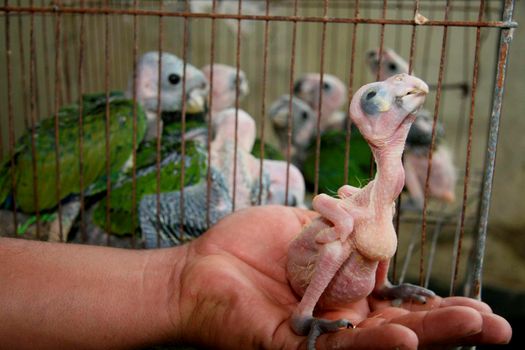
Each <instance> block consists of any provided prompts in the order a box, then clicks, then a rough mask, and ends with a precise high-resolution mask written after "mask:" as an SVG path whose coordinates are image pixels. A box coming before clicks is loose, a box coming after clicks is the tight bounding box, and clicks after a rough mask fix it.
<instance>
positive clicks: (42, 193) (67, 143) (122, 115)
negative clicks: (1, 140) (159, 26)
mask: <svg viewBox="0 0 525 350" xmlns="http://www.w3.org/2000/svg"><path fill="white" fill-rule="evenodd" d="M82 100H83V113H82V114H83V121H82V133H83V137H84V142H83V145H82V153H83V178H84V184H86V185H89V184H91V183H93V182H96V181H97V180H99V179H100V178H101V177H103V176H105V175H106V162H105V161H103V160H102V158H101V155H105V153H106V141H105V140H106V135H105V123H106V98H105V94H94V95H85V96H83V98H82ZM109 105H110V112H111V114H110V118H109V163H110V171H111V172H115V171H119V170H120V169H121V168H122V167H123V166H124V164H125V163H126V161H127V160H128V159H129V157H130V155H131V152H132V138H131V135H132V132H133V101H131V100H128V99H126V98H125V97H124V96H123V95H121V94H118V93H112V94H110V100H109ZM58 123H59V125H58V127H59V139H58V144H59V154H58V163H59V167H60V170H61V173H60V182H59V184H58V185H59V186H60V198H57V196H56V188H57V178H58V176H57V174H56V161H57V156H56V142H55V140H56V139H55V119H54V118H48V119H45V120H42V121H41V122H40V123H38V124H37V125H36V126H35V127H34V130H33V131H31V130H28V131H27V132H26V133H25V134H24V135H23V136H22V137H21V138H20V139H19V141H18V143H17V144H16V147H15V152H14V154H13V158H8V159H5V160H4V161H3V162H2V164H1V165H0V167H1V169H0V186H1V189H0V202H2V203H3V202H5V201H6V199H7V197H8V195H9V194H11V193H12V188H11V179H12V177H13V176H14V179H15V192H14V193H15V196H14V199H15V202H16V206H17V208H19V209H20V210H21V211H23V212H26V213H34V212H35V211H36V209H37V208H36V204H37V203H35V194H34V186H33V182H34V178H33V154H32V153H33V152H32V137H33V135H34V144H35V155H36V171H35V173H36V177H37V179H36V180H37V181H36V190H37V195H38V208H39V209H40V210H42V211H46V210H52V209H54V208H55V207H56V206H57V205H58V202H59V201H61V200H62V199H64V198H66V197H68V196H69V195H71V194H76V193H79V192H80V191H82V190H84V189H85V188H80V184H79V178H80V168H79V161H78V159H79V154H80V145H79V142H78V136H79V106H78V105H69V106H65V107H63V108H61V109H60V110H59V112H58ZM145 133H146V116H145V113H144V110H143V109H142V108H141V107H140V106H137V140H139V141H140V140H142V138H144V135H145ZM13 165H14V166H13Z"/></svg>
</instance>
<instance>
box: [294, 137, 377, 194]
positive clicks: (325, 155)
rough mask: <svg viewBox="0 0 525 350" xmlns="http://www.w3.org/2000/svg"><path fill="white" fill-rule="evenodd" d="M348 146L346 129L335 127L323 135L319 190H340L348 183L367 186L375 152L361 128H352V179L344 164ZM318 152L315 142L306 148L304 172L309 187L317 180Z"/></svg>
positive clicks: (332, 191) (349, 166) (350, 155)
mask: <svg viewBox="0 0 525 350" xmlns="http://www.w3.org/2000/svg"><path fill="white" fill-rule="evenodd" d="M345 148H346V131H341V130H331V131H327V132H325V133H323V134H322V135H321V150H320V159H319V177H318V179H319V192H320V193H323V192H324V193H336V192H337V189H338V188H339V187H341V186H343V185H345V184H349V185H352V186H354V187H363V186H364V185H365V184H366V183H367V182H368V181H369V180H370V179H371V177H372V176H371V175H370V162H371V159H372V158H371V157H372V154H371V152H370V148H369V147H368V144H367V142H366V140H365V139H364V138H363V136H362V135H361V133H360V132H359V130H358V129H357V128H355V127H352V128H351V133H350V154H349V157H348V182H347V183H345V182H344V164H345ZM315 152H316V143H315V142H313V143H311V144H310V146H309V147H308V148H307V150H306V158H305V161H304V163H303V174H304V178H305V181H306V183H307V185H309V187H311V188H313V184H314V182H315V158H316V156H315Z"/></svg>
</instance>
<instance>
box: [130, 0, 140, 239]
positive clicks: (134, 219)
mask: <svg viewBox="0 0 525 350" xmlns="http://www.w3.org/2000/svg"><path fill="white" fill-rule="evenodd" d="M137 5H138V0H133V9H134V10H137V8H138V6H137ZM137 22H138V18H137V15H136V14H134V15H133V53H132V56H133V78H132V81H131V89H132V90H131V91H132V92H131V93H132V96H133V135H132V136H131V137H132V139H131V142H132V147H131V148H132V151H131V157H132V160H133V164H132V169H131V222H132V229H131V247H132V248H136V246H137V239H136V237H135V234H136V230H135V229H136V227H135V223H136V222H137V143H138V141H137V126H138V125H137V55H138V51H139V46H138V23H137Z"/></svg>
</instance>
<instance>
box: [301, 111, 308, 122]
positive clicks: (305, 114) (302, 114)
mask: <svg viewBox="0 0 525 350" xmlns="http://www.w3.org/2000/svg"><path fill="white" fill-rule="evenodd" d="M301 118H303V120H306V119H308V113H306V112H303V113H301Z"/></svg>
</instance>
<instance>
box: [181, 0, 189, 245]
mask: <svg viewBox="0 0 525 350" xmlns="http://www.w3.org/2000/svg"><path fill="white" fill-rule="evenodd" d="M185 11H186V12H188V11H189V3H188V0H185ZM188 21H189V19H188V17H184V32H183V40H182V41H183V44H182V60H183V70H182V71H183V75H182V96H183V98H182V111H181V148H180V153H181V159H180V241H181V242H182V243H184V242H185V241H186V237H185V236H184V176H185V174H186V169H185V168H186V77H187V69H186V68H187V65H188V64H187V60H188V57H187V56H188V55H187V53H188V41H189V28H188V25H189V23H188Z"/></svg>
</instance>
